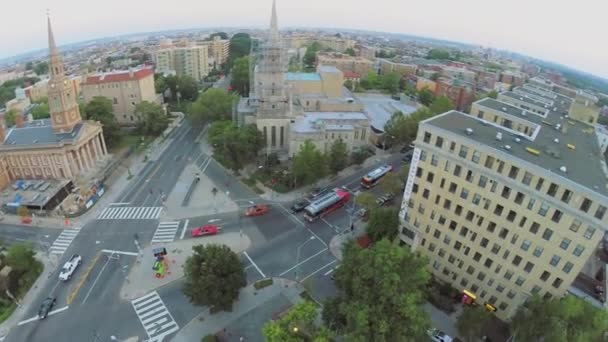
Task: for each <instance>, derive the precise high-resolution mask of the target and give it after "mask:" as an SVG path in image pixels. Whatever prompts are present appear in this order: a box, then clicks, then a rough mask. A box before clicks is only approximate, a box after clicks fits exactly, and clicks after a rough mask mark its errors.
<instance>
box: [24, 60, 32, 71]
mask: <svg viewBox="0 0 608 342" xmlns="http://www.w3.org/2000/svg"><path fill="white" fill-rule="evenodd" d="M32 69H34V62H32V61H29V62H27V63H25V70H32Z"/></svg>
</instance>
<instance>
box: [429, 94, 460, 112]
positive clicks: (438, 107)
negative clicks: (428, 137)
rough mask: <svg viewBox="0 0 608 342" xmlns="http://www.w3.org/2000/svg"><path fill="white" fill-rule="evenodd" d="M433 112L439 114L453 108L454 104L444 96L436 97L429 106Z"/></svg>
mask: <svg viewBox="0 0 608 342" xmlns="http://www.w3.org/2000/svg"><path fill="white" fill-rule="evenodd" d="M429 109H430V110H431V112H433V113H434V114H441V113H445V112H447V111H450V110H452V109H454V104H453V103H452V101H450V99H448V98H447V97H445V96H439V97H436V98H435V99H434V100H433V103H431V106H430V107H429Z"/></svg>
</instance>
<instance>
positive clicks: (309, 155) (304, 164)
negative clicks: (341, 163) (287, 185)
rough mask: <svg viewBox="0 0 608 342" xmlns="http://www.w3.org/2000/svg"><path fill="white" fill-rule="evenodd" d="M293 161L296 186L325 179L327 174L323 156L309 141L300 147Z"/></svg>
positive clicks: (327, 170) (327, 169)
mask: <svg viewBox="0 0 608 342" xmlns="http://www.w3.org/2000/svg"><path fill="white" fill-rule="evenodd" d="M293 159H294V161H293V173H294V176H295V179H296V186H297V185H298V184H311V183H313V182H315V181H316V180H318V179H320V178H323V177H325V176H326V175H327V174H328V172H329V168H328V166H327V161H326V158H325V156H324V155H323V153H321V151H319V150H318V149H317V147H316V146H315V144H314V143H313V142H312V141H311V140H309V139H307V140H306V141H305V142H304V144H302V145H300V150H299V151H298V153H296V155H295V156H294V158H293Z"/></svg>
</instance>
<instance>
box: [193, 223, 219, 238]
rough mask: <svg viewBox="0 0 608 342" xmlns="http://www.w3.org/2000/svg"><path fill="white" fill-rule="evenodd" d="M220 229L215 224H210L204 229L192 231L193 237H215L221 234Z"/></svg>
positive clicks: (199, 228)
mask: <svg viewBox="0 0 608 342" xmlns="http://www.w3.org/2000/svg"><path fill="white" fill-rule="evenodd" d="M220 229H221V228H220V227H218V226H216V225H214V224H208V225H206V226H202V227H196V228H194V229H193V230H192V237H199V236H207V235H215V234H217V233H219V232H220Z"/></svg>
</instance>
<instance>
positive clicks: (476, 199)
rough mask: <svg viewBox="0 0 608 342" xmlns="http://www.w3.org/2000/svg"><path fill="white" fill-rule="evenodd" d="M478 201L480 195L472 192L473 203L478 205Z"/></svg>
mask: <svg viewBox="0 0 608 342" xmlns="http://www.w3.org/2000/svg"><path fill="white" fill-rule="evenodd" d="M479 201H481V196H480V195H479V194H478V193H476V194H474V195H473V204H475V205H479Z"/></svg>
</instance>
